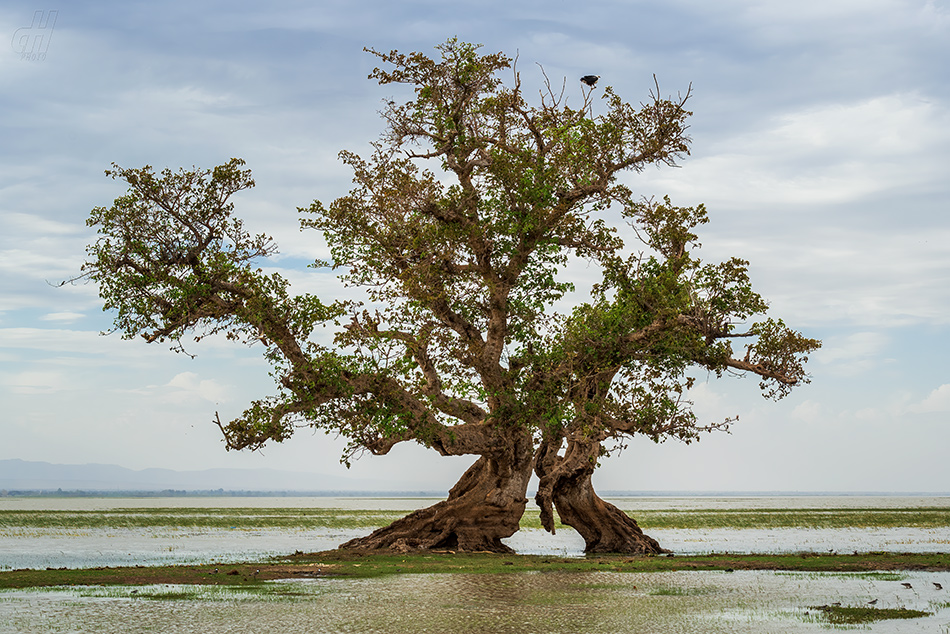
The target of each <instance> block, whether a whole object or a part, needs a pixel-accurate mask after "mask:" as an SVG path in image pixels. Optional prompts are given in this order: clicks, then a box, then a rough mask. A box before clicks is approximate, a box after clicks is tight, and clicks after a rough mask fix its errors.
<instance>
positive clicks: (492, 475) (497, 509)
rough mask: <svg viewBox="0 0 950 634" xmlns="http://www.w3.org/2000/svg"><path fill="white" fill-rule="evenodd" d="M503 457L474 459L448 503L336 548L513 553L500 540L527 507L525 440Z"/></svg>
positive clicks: (527, 454) (528, 460) (514, 527)
mask: <svg viewBox="0 0 950 634" xmlns="http://www.w3.org/2000/svg"><path fill="white" fill-rule="evenodd" d="M525 440H527V442H525ZM506 454H507V455H504V456H501V457H497V456H495V457H492V456H482V457H481V458H479V459H478V460H477V461H476V462H475V464H473V465H472V466H471V467H469V468H468V470H467V471H466V472H465V473H464V474H463V475H462V477H461V478H460V479H459V481H458V482H457V483H456V484H455V486H454V487H452V490H451V491H449V497H448V499H446V500H443V501H442V502H439V503H438V504H435V505H433V506H430V507H427V508H424V509H419V510H418V511H414V512H413V513H410V514H409V515H407V516H406V517H403V518H402V519H399V520H396V521H395V522H393V523H392V524H390V525H389V526H385V527H383V528H380V529H378V530H376V531H374V532H373V533H371V534H370V535H367V536H366V537H359V538H357V539H353V540H350V541H348V542H346V543H345V544H342V545H341V546H340V548H350V549H356V550H384V549H391V550H396V551H400V552H408V551H412V550H442V549H444V550H453V551H468V552H474V551H489V552H496V553H510V552H513V551H512V549H511V548H510V547H508V546H506V545H505V544H503V543H502V541H501V540H502V539H504V538H505V537H511V536H512V535H514V534H515V533H516V532H517V531H518V527H519V525H520V522H521V516H522V515H524V510H525V506H526V505H527V503H528V499H527V498H526V497H525V493H526V491H527V488H528V481H529V479H530V477H531V464H532V446H531V443H530V439H520V442H517V443H515V447H514V448H513V449H512V451H511V452H510V453H508V452H506Z"/></svg>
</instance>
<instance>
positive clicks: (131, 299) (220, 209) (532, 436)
mask: <svg viewBox="0 0 950 634" xmlns="http://www.w3.org/2000/svg"><path fill="white" fill-rule="evenodd" d="M437 50H438V56H437V57H436V58H430V57H429V56H427V55H424V54H422V53H411V54H402V53H399V52H397V51H391V52H379V51H375V50H368V52H369V53H371V54H372V55H375V56H376V57H377V58H378V59H379V60H380V63H381V64H382V68H377V69H375V70H374V71H373V72H372V73H371V75H370V78H371V79H374V80H376V81H378V82H379V83H380V84H382V85H386V84H405V85H407V86H410V87H412V89H413V90H414V96H413V98H411V99H410V100H409V101H407V102H405V103H397V102H396V101H388V102H386V105H385V106H384V108H383V110H382V112H381V116H382V118H383V120H384V122H385V131H384V133H383V134H382V136H381V137H380V138H379V139H378V140H377V141H376V142H374V143H373V144H372V151H371V153H369V154H368V155H367V156H361V155H359V154H357V153H354V152H350V151H344V152H341V154H340V157H341V159H342V160H343V161H344V162H345V163H346V164H347V165H349V166H350V167H351V168H352V170H353V174H354V176H353V188H352V190H351V191H350V192H349V193H348V194H347V195H345V196H342V197H340V198H337V199H336V200H334V201H333V202H332V203H330V204H329V205H324V204H323V203H321V202H319V201H316V202H314V203H313V204H312V205H310V207H309V208H304V209H301V210H300V212H301V215H302V220H301V223H302V226H303V227H305V228H312V229H316V230H318V231H321V232H322V233H323V235H324V237H325V239H326V241H327V243H328V245H329V247H330V261H329V262H318V263H316V266H332V267H334V268H335V269H337V270H339V271H340V275H339V279H340V280H341V282H342V283H343V284H346V285H352V286H356V287H359V288H361V289H363V291H364V292H365V297H366V300H365V302H364V303H362V304H361V303H356V302H339V301H337V302H327V303H325V302H323V301H321V300H320V298H318V297H316V296H314V295H309V294H302V295H297V294H293V293H292V292H291V289H290V286H289V284H288V282H287V281H286V280H285V279H283V278H282V277H280V276H279V275H277V274H270V275H266V274H264V273H263V272H261V270H260V269H258V268H255V265H256V262H257V260H258V259H259V258H264V257H267V256H268V255H270V254H272V253H273V252H274V250H275V245H274V244H273V242H272V240H271V239H270V238H268V237H266V236H263V235H260V236H251V235H249V234H248V233H247V232H246V231H245V229H244V227H243V225H242V223H241V221H240V220H239V219H238V218H237V217H236V216H235V215H234V213H233V211H234V210H233V205H232V203H230V202H229V198H230V197H231V196H232V195H233V194H235V193H236V192H239V191H241V190H244V189H248V188H250V187H253V185H254V182H253V180H252V179H251V174H250V171H249V170H245V169H244V162H243V161H241V160H239V159H232V160H231V161H229V162H228V163H226V164H224V165H221V166H219V167H216V168H214V169H213V170H199V169H193V170H190V171H186V170H179V171H178V172H172V171H170V170H167V169H166V170H164V171H162V172H161V173H158V174H156V173H155V171H154V170H153V169H152V168H151V167H149V166H146V167H143V168H139V169H129V168H122V167H119V166H114V167H113V169H112V170H109V171H107V174H109V175H110V176H112V177H113V178H115V179H121V180H123V181H125V182H126V183H127V184H128V192H127V194H126V195H124V196H122V197H120V198H118V199H116V201H115V202H114V204H113V205H112V206H111V207H109V208H105V207H98V208H96V209H94V210H93V212H92V215H91V217H90V219H89V221H88V224H89V225H90V226H94V227H97V228H98V232H99V238H98V239H97V241H96V242H95V243H94V244H92V245H90V247H89V249H88V254H89V258H88V261H87V263H86V264H85V266H84V269H83V276H84V277H88V278H90V279H92V280H94V281H96V282H98V283H99V285H100V292H101V295H102V297H103V299H104V302H105V307H106V308H108V309H112V310H114V311H115V314H116V317H115V326H116V329H117V330H119V331H121V332H122V333H123V335H124V336H125V337H138V336H142V337H144V338H145V339H146V340H148V341H149V342H161V341H171V342H173V344H174V346H175V347H176V348H177V349H181V339H182V338H183V337H186V336H189V335H193V336H196V337H199V338H200V337H203V336H207V335H209V334H224V335H225V336H227V337H228V338H231V339H235V340H238V341H244V342H257V341H259V342H261V343H263V344H264V346H265V350H266V352H265V354H266V356H267V358H268V360H269V361H270V362H271V364H272V365H273V368H274V372H273V374H274V376H275V378H276V379H277V386H276V391H275V393H274V395H273V396H271V397H269V398H267V399H262V400H259V401H255V402H253V403H251V404H250V406H249V407H248V408H247V410H246V411H245V412H244V414H243V415H241V416H240V417H238V418H236V419H234V420H231V421H229V422H226V423H225V422H222V421H220V420H218V421H217V422H218V424H219V425H220V426H221V429H222V431H223V433H224V437H225V440H226V443H227V447H228V448H229V449H256V448H259V447H261V446H263V445H264V444H265V443H268V442H281V441H283V440H286V439H287V438H289V437H290V436H291V435H292V434H293V432H294V430H295V429H296V428H298V427H300V426H310V427H315V428H319V429H323V430H327V431H331V432H338V433H340V434H342V435H343V436H344V437H345V438H347V439H348V440H349V443H350V444H349V450H348V455H347V457H346V459H347V460H348V459H349V457H351V456H353V455H354V454H357V453H359V452H363V451H369V452H371V453H374V454H385V453H386V452H388V451H389V450H390V449H391V448H392V447H393V446H395V445H396V444H397V443H400V442H406V441H411V442H416V443H420V444H422V445H424V446H426V447H430V448H432V449H434V450H435V451H437V452H439V453H440V454H442V455H472V456H477V457H478V459H477V460H476V462H475V463H474V464H473V465H472V467H471V468H470V469H469V470H468V471H467V472H466V474H465V475H463V477H462V479H461V480H460V481H459V483H458V484H456V486H455V487H454V488H453V489H452V491H450V493H449V497H448V499H447V500H445V501H444V502H441V503H439V504H437V505H435V506H433V507H430V508H429V509H423V510H422V511H417V512H416V513H414V514H412V515H410V516H408V517H407V518H404V519H403V520H399V521H398V522H396V523H394V524H393V525H391V526H389V527H386V528H384V529H381V530H380V531H377V532H376V533H374V534H373V535H370V536H368V537H366V538H362V539H359V540H354V541H353V542H351V543H349V544H348V545H349V546H350V547H362V548H379V547H384V548H443V547H451V548H458V549H463V550H464V549H470V550H505V549H506V548H507V547H506V546H505V545H504V544H503V543H502V542H501V539H502V538H504V537H507V536H510V535H511V534H512V533H514V531H516V530H517V528H518V521H519V519H520V517H521V515H522V513H523V512H524V510H525V505H526V503H527V500H526V498H525V494H526V490H527V486H528V481H529V479H530V477H531V474H532V472H535V473H537V475H538V476H539V478H540V484H539V490H538V495H537V497H536V500H537V503H538V504H539V506H540V507H541V509H542V520H543V522H544V524H545V526H546V527H547V528H548V529H549V530H551V531H553V530H554V521H553V513H554V510H556V511H557V512H558V514H559V515H560V516H561V520H562V521H563V522H565V523H568V524H570V525H572V526H574V527H575V528H577V530H579V531H580V532H581V534H582V535H584V537H585V539H586V540H587V547H588V550H621V551H626V552H656V551H657V550H659V545H657V544H656V543H655V542H653V541H652V540H650V539H649V538H647V537H646V536H643V535H642V534H641V533H640V531H639V528H638V527H636V523H635V522H633V520H631V519H630V518H627V517H626V516H625V515H623V514H622V513H620V512H619V511H618V510H617V509H616V508H615V507H612V506H611V505H609V504H607V503H605V502H603V501H602V500H600V498H598V497H597V496H596V493H594V491H593V488H592V486H591V484H590V475H591V473H592V472H593V470H594V469H595V468H596V465H597V461H598V459H599V458H600V457H601V456H602V455H603V454H604V453H605V452H606V451H607V450H608V449H609V448H610V447H616V446H621V445H622V444H623V442H624V440H625V439H628V438H630V437H633V436H637V435H643V436H647V437H649V438H652V439H654V440H657V441H660V440H663V439H665V438H677V439H680V440H683V441H686V442H690V441H692V440H694V439H696V438H697V437H698V436H699V435H700V434H701V433H702V432H704V431H710V430H713V429H719V428H723V427H725V426H728V424H729V423H730V421H718V422H710V423H701V422H700V421H698V420H697V418H696V416H695V415H694V414H693V412H692V410H691V408H690V403H689V401H688V390H689V388H690V387H691V385H692V382H693V380H694V378H693V377H694V374H691V372H694V371H695V369H696V368H698V369H701V370H702V371H707V372H713V373H715V374H716V375H722V374H724V373H726V372H737V373H752V374H755V375H758V376H759V377H760V379H761V387H762V390H763V393H764V394H765V395H766V396H768V397H770V398H781V397H783V396H785V395H786V394H787V393H788V391H789V389H790V388H791V387H792V386H795V385H798V384H801V383H803V382H807V375H806V373H805V370H804V363H805V362H806V360H807V354H808V353H809V352H810V351H812V350H814V349H816V348H817V347H818V346H819V345H820V343H819V342H818V341H816V340H814V339H809V338H806V337H804V336H803V335H802V334H800V333H799V332H797V331H794V330H792V329H790V328H788V327H787V326H786V325H785V324H784V323H783V322H782V321H781V320H779V319H772V318H765V317H764V314H765V313H766V310H767V304H766V302H765V300H764V299H763V298H762V297H761V296H759V295H758V294H757V293H756V292H755V291H754V290H753V289H752V285H751V282H750V280H749V276H748V263H747V262H746V261H744V260H742V259H739V258H732V259H729V260H727V261H725V262H719V263H704V262H703V261H702V260H700V259H699V257H698V255H697V253H698V250H699V244H698V237H697V233H696V232H697V231H698V229H699V227H701V226H702V225H704V224H706V223H707V222H708V218H707V213H706V210H705V208H704V207H703V206H702V205H697V206H694V207H678V206H675V205H674V204H673V203H672V202H671V201H670V200H669V199H668V198H664V199H663V200H662V201H657V200H655V199H652V198H643V197H642V196H637V195H635V194H634V192H633V191H632V190H631V188H630V187H629V185H627V184H626V181H625V180H624V179H623V178H622V177H623V176H624V175H625V174H629V173H634V174H635V173H637V172H640V171H642V170H643V169H645V168H646V167H648V166H651V165H670V166H672V165H675V164H676V161H678V160H680V159H682V158H683V157H685V156H686V155H687V154H688V153H689V143H690V139H689V137H688V136H687V123H686V122H687V119H688V117H689V115H690V112H689V111H688V110H686V105H687V102H688V100H689V91H687V92H686V94H685V95H678V96H677V97H675V98H674V97H668V98H663V97H661V95H660V91H659V87H658V86H655V89H654V91H651V92H650V94H649V98H648V99H647V100H646V101H645V102H644V103H641V104H638V105H636V106H635V105H631V104H630V103H628V102H626V101H624V100H623V99H622V98H621V97H620V96H619V95H617V94H616V93H615V92H614V90H613V89H612V88H611V87H609V86H608V87H606V88H604V89H603V90H602V92H601V98H602V102H603V105H602V107H598V110H603V112H602V113H600V114H596V115H595V114H594V113H593V112H594V107H593V106H594V104H595V101H594V99H593V95H594V90H595V89H594V88H593V87H590V88H588V87H581V88H580V90H581V91H582V97H583V99H582V101H581V103H579V105H578V107H577V108H572V107H570V106H569V105H568V98H567V97H566V94H567V91H566V89H562V90H561V91H560V92H556V91H555V90H553V89H552V87H551V84H550V83H549V82H546V83H545V86H546V88H545V89H544V90H543V91H542V92H541V93H540V95H539V97H538V99H537V100H536V103H534V104H531V103H529V100H528V99H527V98H526V96H525V95H524V94H523V92H522V88H521V78H520V74H519V73H518V72H517V69H516V68H515V67H514V64H513V60H512V59H511V58H509V57H506V56H505V55H503V54H501V53H495V54H487V55H482V54H480V52H479V47H478V46H475V45H472V44H467V43H463V42H458V41H456V40H454V39H451V40H448V41H447V42H445V43H443V44H441V45H439V46H438V47H437ZM505 73H507V76H508V77H509V82H508V83H507V84H506V83H505V81H504V80H503V75H504V74H505ZM596 90H600V89H596ZM617 219H621V220H622V221H623V222H626V223H629V225H630V226H631V227H632V228H633V229H634V230H635V236H636V244H634V245H632V246H631V245H629V244H627V243H625V241H624V239H623V238H624V236H623V235H622V234H621V232H620V231H618V227H617V226H615V224H616V220H617ZM628 241H629V237H628ZM576 259H583V260H587V261H588V262H590V263H591V264H592V265H593V267H594V268H595V270H597V271H599V272H600V273H601V274H602V278H601V280H600V281H599V283H597V284H596V285H595V286H594V288H593V290H592V292H591V293H590V297H589V300H587V301H583V302H580V303H577V302H574V303H573V305H572V304H571V298H572V297H573V295H574V294H572V292H573V291H574V286H573V284H572V281H571V280H570V279H568V278H567V277H566V276H565V269H566V268H567V267H568V266H569V264H570V263H571V262H572V261H573V260H576ZM321 324H333V325H335V326H336V334H335V339H334V342H333V344H332V345H321V344H319V343H317V342H316V341H315V340H314V338H313V337H312V336H311V335H312V333H313V332H314V330H315V329H316V328H317V327H318V326H320V325H321Z"/></svg>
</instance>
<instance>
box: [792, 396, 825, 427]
mask: <svg viewBox="0 0 950 634" xmlns="http://www.w3.org/2000/svg"><path fill="white" fill-rule="evenodd" d="M824 415H825V414H824V408H823V407H822V406H821V404H820V403H816V402H815V401H804V402H802V403H799V404H798V405H796V406H795V409H793V410H792V413H791V415H790V416H791V418H793V419H795V420H800V421H802V422H804V423H818V422H821V420H822V417H823V416H824Z"/></svg>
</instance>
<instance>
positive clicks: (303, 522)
mask: <svg viewBox="0 0 950 634" xmlns="http://www.w3.org/2000/svg"><path fill="white" fill-rule="evenodd" d="M406 514H407V512H406V511H392V510H375V511H372V510H350V509H326V508H314V509H297V508H292V509H285V508H276V509H262V508H130V509H112V510H108V511H21V510H16V511H12V510H0V530H4V531H18V530H19V531H22V530H28V529H34V530H82V529H97V528H132V529H135V528H160V527H165V528H171V529H183V530H189V529H221V528H225V529H231V528H233V529H262V528H275V529H317V528H335V529H346V528H374V527H378V526H385V525H386V524H389V523H390V522H392V521H394V520H396V519H399V518H400V517H403V516H404V515H406ZM632 515H633V517H634V519H636V520H637V522H638V523H639V524H640V526H642V527H643V528H644V529H645V530H647V531H649V530H650V529H656V528H670V529H711V528H732V529H743V528H859V529H860V528H901V527H906V528H948V527H950V508H939V507H936V508H900V509H893V508H890V509H873V508H869V509H852V508H847V509H821V510H815V509H774V510H762V509H728V510H674V511H669V510H664V511H656V510H653V511H638V512H634V513H632ZM521 527H522V528H541V521H540V519H539V516H538V513H537V512H536V511H533V510H529V511H528V512H527V513H525V515H524V517H523V518H522V520H521Z"/></svg>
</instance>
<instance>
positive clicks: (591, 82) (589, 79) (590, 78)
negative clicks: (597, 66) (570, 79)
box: [581, 75, 600, 88]
mask: <svg viewBox="0 0 950 634" xmlns="http://www.w3.org/2000/svg"><path fill="white" fill-rule="evenodd" d="M598 79H600V75H584V76H583V77H581V81H582V82H584V83H585V84H587V85H588V86H590V87H591V88H593V87H594V86H596V85H597V80H598Z"/></svg>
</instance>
